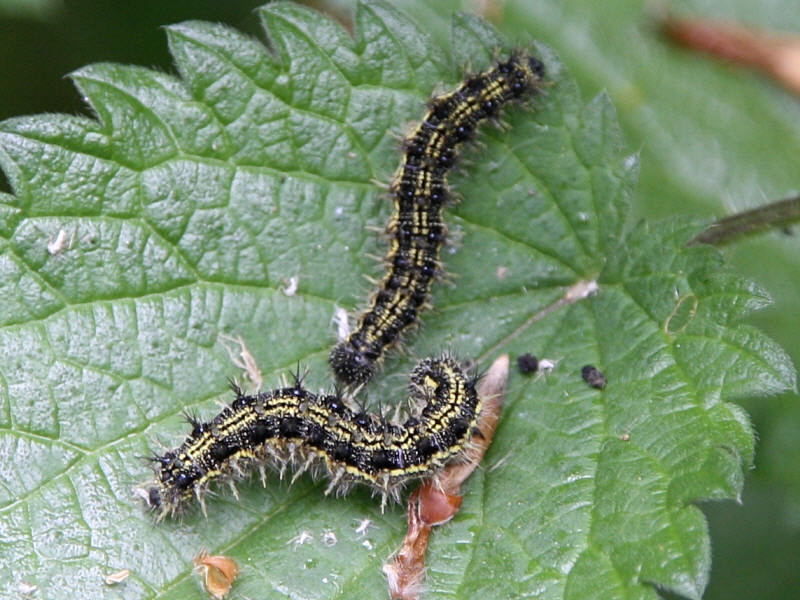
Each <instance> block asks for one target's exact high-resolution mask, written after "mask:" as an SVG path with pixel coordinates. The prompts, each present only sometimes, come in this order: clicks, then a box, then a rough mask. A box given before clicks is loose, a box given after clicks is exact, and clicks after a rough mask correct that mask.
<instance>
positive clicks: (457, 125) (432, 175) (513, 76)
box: [329, 50, 544, 386]
mask: <svg viewBox="0 0 800 600" xmlns="http://www.w3.org/2000/svg"><path fill="white" fill-rule="evenodd" d="M543 76H544V65H543V64H542V63H541V61H540V60H539V59H537V58H536V57H534V56H532V55H530V54H529V53H527V52H524V51H522V50H515V51H513V52H512V53H511V55H510V57H509V58H508V60H505V61H501V62H499V63H498V64H497V65H495V66H494V67H493V68H492V69H489V70H488V71H486V72H484V73H479V74H475V75H471V76H469V77H467V78H466V80H465V81H464V82H463V83H462V84H461V85H460V86H458V88H456V89H455V90H454V91H452V92H450V93H448V94H444V95H441V96H437V97H435V98H433V99H432V100H431V102H430V105H429V108H428V112H427V114H426V115H425V116H424V117H423V119H422V122H421V123H420V124H419V125H418V126H417V127H416V129H414V131H413V132H412V133H411V135H409V136H408V137H407V138H406V140H405V142H404V144H403V147H404V149H405V152H404V154H403V160H402V162H401V163H400V166H399V168H398V169H397V171H396V173H395V175H394V179H393V181H392V184H391V186H390V194H391V197H392V201H393V203H394V209H393V213H392V216H391V219H390V221H389V225H388V226H387V228H386V232H387V233H388V234H389V236H390V237H391V245H390V248H389V252H388V253H387V254H386V256H385V258H384V264H385V265H386V267H387V271H386V274H385V275H384V276H383V278H382V279H381V281H380V283H379V284H378V290H377V291H376V292H375V293H374V294H373V295H372V298H371V299H370V306H369V308H368V309H367V310H366V311H365V312H364V313H363V314H362V315H361V316H360V318H359V319H358V326H357V327H356V329H355V330H354V331H353V332H352V333H351V334H350V336H349V337H348V338H347V339H346V340H344V341H342V342H340V343H339V344H337V345H336V346H335V347H334V349H333V351H332V352H331V354H330V358H329V362H330V364H331V367H332V369H333V371H334V373H335V374H336V377H337V378H338V379H339V381H341V382H342V383H344V384H346V385H353V386H355V385H360V384H363V383H366V382H367V381H369V380H370V379H371V378H372V376H373V375H374V374H375V369H376V366H377V365H379V364H380V362H381V361H382V359H383V357H384V354H385V352H386V350H387V349H389V348H390V347H392V346H393V345H395V344H396V343H397V342H398V340H399V337H400V336H401V335H402V334H403V333H404V332H405V331H407V330H408V329H410V328H411V327H413V326H414V325H416V324H417V322H418V320H419V313H420V311H421V310H423V309H424V308H426V307H428V305H429V302H430V285H431V282H432V281H433V280H434V279H435V278H437V277H438V276H439V275H440V274H441V262H440V259H439V256H440V253H441V248H442V244H443V242H444V239H445V235H446V233H447V228H446V226H445V224H444V222H443V221H442V209H443V207H444V206H445V204H447V203H448V201H449V199H450V193H449V191H448V186H447V173H448V171H450V169H451V168H452V167H453V165H454V164H455V162H456V159H457V158H458V147H459V145H460V144H461V143H462V142H465V141H468V140H470V139H471V138H472V137H473V135H474V133H475V129H476V128H477V126H478V125H479V123H480V122H481V121H483V120H484V119H491V118H493V117H496V116H497V114H498V113H499V111H500V109H501V108H502V107H503V105H504V104H506V103H507V102H509V101H511V100H517V99H520V98H523V97H524V96H527V95H530V94H532V93H534V92H535V91H536V90H537V89H538V88H539V86H540V85H541V83H542V78H543Z"/></svg>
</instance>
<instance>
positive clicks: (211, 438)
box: [138, 356, 482, 518]
mask: <svg viewBox="0 0 800 600" xmlns="http://www.w3.org/2000/svg"><path fill="white" fill-rule="evenodd" d="M475 382H476V378H475V377H474V376H472V375H468V374H466V373H465V372H464V371H463V370H462V369H461V367H460V366H459V364H458V362H457V361H456V360H455V359H454V358H452V357H450V356H442V357H440V358H427V359H424V360H422V361H421V362H420V363H419V364H418V365H417V366H416V367H415V368H414V370H413V371H412V373H411V381H410V384H409V392H410V398H411V400H412V402H413V403H415V404H416V405H417V406H418V407H421V408H419V409H418V410H417V411H416V414H413V415H412V416H409V417H408V418H407V419H406V420H405V422H404V423H402V424H397V423H392V422H390V421H388V420H387V419H385V418H384V417H383V416H382V415H378V414H374V413H368V412H365V411H363V410H360V411H356V410H353V409H352V408H350V407H349V406H348V405H347V404H346V403H345V401H344V400H343V398H342V397H341V396H340V395H339V394H337V393H334V394H314V393H312V392H310V391H308V390H307V389H305V388H304V387H303V382H302V377H301V376H300V375H299V373H296V374H295V376H294V382H293V384H292V385H289V386H288V387H283V388H279V389H275V390H272V391H267V392H261V393H259V394H255V395H244V394H243V393H242V391H241V390H240V389H238V388H237V387H235V386H234V392H235V394H236V398H235V399H234V400H233V402H231V403H230V405H228V406H227V407H225V408H224V409H223V410H222V412H220V413H219V414H218V415H217V416H215V417H214V418H213V419H211V420H210V421H206V422H201V421H198V420H197V419H195V418H189V420H190V423H191V425H192V432H191V433H190V434H189V435H188V436H187V437H186V439H185V440H184V442H183V443H182V444H181V445H180V446H179V447H177V448H176V449H174V450H170V451H168V452H166V453H164V454H162V455H155V456H153V457H152V459H151V460H152V464H153V468H154V474H155V477H154V480H153V481H152V483H151V484H149V486H148V487H147V488H144V489H140V490H138V494H139V495H141V496H142V497H143V498H144V499H145V502H146V503H147V504H148V505H149V506H150V507H151V508H152V509H153V510H154V511H156V512H157V513H158V518H163V517H164V516H167V515H174V514H176V513H179V512H181V511H182V510H183V509H184V508H185V507H186V506H187V505H188V504H189V502H190V501H191V500H192V499H193V498H197V499H199V500H200V502H201V504H203V499H204V496H205V494H206V492H207V490H208V487H209V485H210V484H211V483H212V482H214V481H215V480H222V481H228V482H231V483H232V482H233V481H234V480H236V479H237V478H241V477H243V476H244V475H246V474H247V473H249V472H252V471H253V470H254V469H255V470H258V471H259V472H260V475H261V479H262V481H265V478H266V473H265V471H266V468H267V467H274V468H276V469H277V470H278V471H279V472H280V474H281V476H283V474H284V472H285V470H286V468H287V467H292V468H294V469H295V470H296V474H295V477H297V476H298V475H299V474H300V473H302V472H304V471H307V470H310V471H311V472H312V473H314V474H321V473H324V474H326V475H327V476H328V477H329V478H330V483H329V485H328V488H327V490H326V494H328V493H330V492H332V491H334V490H340V491H342V492H344V491H347V490H348V489H349V487H350V486H351V485H352V484H354V483H358V482H361V483H365V484H367V485H369V486H370V487H372V489H373V491H374V492H375V493H376V494H380V495H381V496H382V506H385V504H386V502H387V500H388V499H393V500H399V493H400V490H401V489H402V487H403V485H404V484H405V483H407V482H408V481H409V480H413V479H421V478H424V477H428V476H430V475H433V474H435V473H436V472H437V471H439V470H440V469H441V468H442V467H443V466H444V465H445V464H447V463H448V462H450V461H452V460H454V459H457V458H458V457H459V455H461V454H462V453H463V450H464V449H465V448H466V447H467V445H468V443H469V441H470V439H471V438H472V436H473V435H476V434H478V435H479V431H478V430H477V421H478V417H479V414H480V412H481V406H482V403H481V399H480V398H479V396H478V393H477V392H476V390H475Z"/></svg>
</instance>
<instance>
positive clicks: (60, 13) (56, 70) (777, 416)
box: [0, 0, 800, 600]
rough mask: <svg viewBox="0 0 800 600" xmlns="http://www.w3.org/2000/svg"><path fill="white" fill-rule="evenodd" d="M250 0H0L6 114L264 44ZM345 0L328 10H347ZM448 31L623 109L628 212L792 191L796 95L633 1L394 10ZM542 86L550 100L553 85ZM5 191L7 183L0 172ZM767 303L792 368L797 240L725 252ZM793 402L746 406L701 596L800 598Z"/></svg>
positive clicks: (799, 19) (797, 427)
mask: <svg viewBox="0 0 800 600" xmlns="http://www.w3.org/2000/svg"><path fill="white" fill-rule="evenodd" d="M261 3H262V2H259V1H258V0H227V1H224V2H223V1H214V0H193V1H191V2H190V1H186V0H172V1H169V2H156V1H153V0H140V1H139V2H135V3H128V2H103V1H98V0H95V1H92V2H89V1H86V0H78V1H69V0H64V1H57V0H35V1H32V0H0V90H2V92H1V93H0V119H5V118H8V117H12V116H18V115H27V114H35V113H41V112H66V113H81V112H85V106H84V105H83V104H82V101H81V98H80V97H79V95H78V94H77V93H76V91H75V89H74V87H73V86H72V84H71V83H70V81H69V80H68V79H67V78H65V75H67V74H68V73H69V72H70V71H72V70H74V69H76V68H78V67H81V66H83V65H85V64H88V63H93V62H99V61H113V62H121V63H130V64H137V65H143V66H148V67H153V68H155V69H158V70H162V71H167V72H170V71H171V59H170V57H169V53H168V51H167V45H166V40H165V36H164V34H163V32H162V31H161V29H160V26H161V25H165V24H169V23H176V22H180V21H183V20H187V19H204V20H211V21H220V22H224V23H227V24H229V25H231V26H233V27H236V28H237V29H240V30H243V31H245V32H247V33H250V34H252V35H254V36H257V37H260V38H261V39H264V34H263V33H262V31H261V28H260V25H259V23H258V21H257V19H256V17H255V16H254V15H253V12H252V11H253V8H255V7H256V6H258V5H259V4H261ZM348 4H349V3H348V2H336V3H328V4H327V6H328V8H330V9H331V10H333V11H334V12H335V13H336V14H339V15H342V14H343V15H347V14H348V8H347V7H348ZM398 4H399V5H400V6H401V7H402V8H405V9H407V10H408V12H409V14H411V15H412V17H413V18H415V19H417V20H419V21H426V22H432V23H434V24H435V26H436V27H438V28H440V29H441V32H442V34H443V35H447V33H448V27H449V25H448V15H449V14H450V13H451V12H452V11H453V10H458V9H460V10H483V11H484V12H485V14H487V16H489V17H490V18H492V20H493V21H494V22H495V24H496V25H497V26H498V27H499V28H500V29H501V30H503V31H504V32H505V33H507V34H508V35H510V36H511V37H512V38H516V39H519V40H520V41H525V40H529V39H531V38H535V39H538V40H540V41H542V42H545V43H547V44H549V45H550V46H552V47H553V48H554V49H555V50H556V52H558V53H559V55H560V56H561V58H562V60H563V61H564V62H565V63H566V64H567V65H568V66H569V68H570V69H571V70H572V72H573V74H574V76H575V77H576V79H577V80H578V82H579V83H580V85H581V88H582V90H583V93H584V98H585V99H589V98H591V97H592V96H593V95H595V94H596V93H598V92H599V91H601V90H605V91H606V92H607V93H608V94H609V95H610V96H611V98H612V100H613V102H614V104H615V106H616V107H617V110H618V111H619V117H620V121H621V123H622V126H623V129H624V132H625V135H626V140H627V142H628V147H629V149H630V151H631V152H637V151H638V152H639V154H640V156H641V163H642V172H641V179H640V185H639V188H638V193H637V196H636V200H635V210H636V211H637V215H635V216H637V217H646V218H657V217H660V216H665V215H670V214H684V215H693V216H696V217H698V218H703V219H708V220H712V219H714V218H718V217H721V216H724V215H726V214H730V213H732V212H736V211H738V210H744V209H747V208H751V207H754V206H757V205H760V204H763V203H766V202H769V201H773V200H778V199H780V198H784V197H787V196H790V195H792V194H797V193H798V191H799V190H800V164H799V163H800V160H798V157H800V98H796V97H793V96H791V95H790V94H788V93H787V92H785V91H783V90H782V89H780V88H779V87H777V86H776V85H775V84H773V83H772V82H770V81H768V80H766V79H765V78H763V77H760V76H758V75H754V74H751V73H747V72H743V71H741V70H739V69H736V68H733V67H730V66H725V65H720V64H718V63H716V62H714V61H712V60H709V59H706V58H703V57H698V56H694V55H692V54H690V53H688V52H686V51H684V50H681V49H676V48H673V47H671V46H669V45H668V44H667V43H666V42H665V41H664V40H663V39H661V38H660V37H659V36H658V35H657V34H656V32H655V29H654V27H653V22H652V14H651V13H649V12H648V8H652V6H651V5H648V3H645V2H643V1H637V0H604V2H593V1H592V0H527V1H526V0H520V1H516V2H505V3H504V2H488V1H484V2H479V1H477V0H473V1H469V0H464V1H462V2H457V1H454V0H447V1H439V0H436V1H434V0H429V1H427V2H425V1H423V0H418V1H413V2H400V3H398ZM671 8H672V9H674V10H675V11H676V12H678V13H680V14H683V15H698V16H705V17H712V18H723V19H730V20H738V21H741V22H744V23H748V24H753V25H756V26H760V27H765V28H775V29H781V30H784V31H789V32H791V31H794V32H795V33H796V34H797V35H798V36H800V10H798V7H797V4H796V1H795V0H707V1H703V0H690V1H683V2H679V1H675V2H673V3H672V4H671ZM551 93H557V91H553V92H551ZM0 189H4V190H8V189H9V188H8V184H7V182H6V180H5V179H4V178H3V177H2V176H1V175H0ZM724 252H725V254H726V257H727V258H728V260H729V261H730V262H731V263H732V265H733V267H734V268H735V269H737V270H739V271H741V272H742V273H743V274H745V275H747V276H749V277H752V278H754V279H755V280H756V281H758V282H759V283H760V284H761V285H763V286H764V287H765V288H766V289H767V290H769V291H770V293H772V294H773V296H774V298H775V305H774V306H773V307H771V308H770V309H768V310H767V311H764V312H762V313H761V314H759V315H757V316H756V317H755V318H753V319H752V321H753V322H754V324H756V325H758V326H760V327H762V328H763V329H764V330H766V331H767V332H768V333H769V334H770V335H771V336H773V337H774V338H775V339H776V340H778V341H779V342H780V343H781V344H782V345H783V346H784V348H785V349H786V350H787V351H788V352H789V353H790V354H791V356H792V357H793V358H794V360H795V363H796V364H797V363H798V359H800V327H798V315H799V314H800V240H798V237H797V236H796V235H794V234H793V233H792V232H791V231H788V232H777V233H773V234H768V235H765V236H761V237H758V238H755V239H752V240H748V241H746V242H742V243H739V244H737V245H736V246H734V247H731V248H727V249H725V251H724ZM798 400H800V399H799V398H798V396H797V395H796V394H786V395H784V396H780V397H775V398H768V399H755V400H752V399H750V400H748V399H744V400H742V401H741V402H740V403H741V404H742V405H744V406H745V408H746V409H747V410H748V411H749V413H750V414H751V416H752V418H753V421H754V423H755V427H756V429H757V431H758V435H759V439H760V443H759V448H758V454H757V457H756V466H755V469H753V471H752V472H751V473H750V474H749V476H748V483H747V486H746V489H745V493H744V497H743V499H742V504H741V505H736V504H733V503H724V504H707V505H705V506H704V510H705V512H706V514H707V515H708V517H709V521H710V528H711V536H712V543H713V553H714V566H713V571H712V576H711V584H710V587H709V589H708V592H707V594H706V597H707V598H708V599H710V600H714V599H722V598H740V599H748V598H760V599H764V600H769V599H772V598H775V599H777V598H789V597H796V595H797V590H798V589H800V402H799V401H798Z"/></svg>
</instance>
